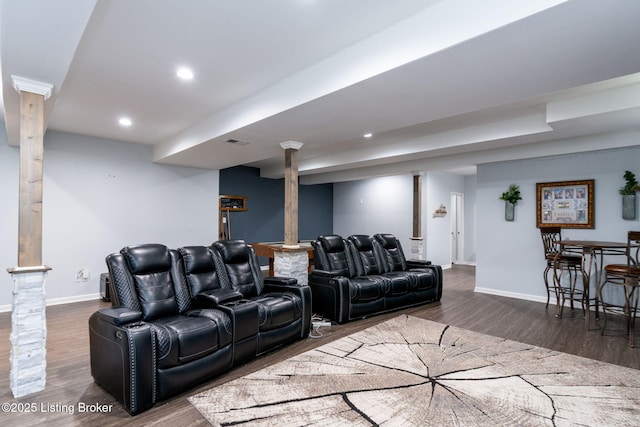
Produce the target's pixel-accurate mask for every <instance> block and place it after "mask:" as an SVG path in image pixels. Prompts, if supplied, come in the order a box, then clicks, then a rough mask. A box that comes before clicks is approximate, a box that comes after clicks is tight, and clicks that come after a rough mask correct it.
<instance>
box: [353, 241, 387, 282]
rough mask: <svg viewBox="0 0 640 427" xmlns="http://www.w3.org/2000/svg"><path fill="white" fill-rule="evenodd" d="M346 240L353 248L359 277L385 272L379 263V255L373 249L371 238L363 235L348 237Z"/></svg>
mask: <svg viewBox="0 0 640 427" xmlns="http://www.w3.org/2000/svg"><path fill="white" fill-rule="evenodd" d="M348 240H349V242H350V243H351V245H352V248H353V252H354V253H353V258H354V260H355V264H356V269H357V272H358V275H359V276H368V275H372V274H382V273H384V272H385V271H384V268H382V265H381V263H380V259H379V254H378V253H377V251H376V250H375V249H374V243H373V240H372V239H371V237H369V236H367V235H365V234H354V235H351V236H349V238H348Z"/></svg>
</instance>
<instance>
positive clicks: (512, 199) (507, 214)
mask: <svg viewBox="0 0 640 427" xmlns="http://www.w3.org/2000/svg"><path fill="white" fill-rule="evenodd" d="M500 200H504V201H505V204H504V219H505V220H506V221H513V219H514V217H515V206H516V204H517V203H518V200H522V197H520V186H518V185H516V184H511V185H510V186H509V188H508V189H507V191H505V192H504V193H502V195H501V196H500Z"/></svg>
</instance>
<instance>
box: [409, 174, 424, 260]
mask: <svg viewBox="0 0 640 427" xmlns="http://www.w3.org/2000/svg"><path fill="white" fill-rule="evenodd" d="M411 174H412V175H413V231H412V235H413V236H412V237H411V258H413V259H424V240H423V239H422V172H421V171H413V172H411Z"/></svg>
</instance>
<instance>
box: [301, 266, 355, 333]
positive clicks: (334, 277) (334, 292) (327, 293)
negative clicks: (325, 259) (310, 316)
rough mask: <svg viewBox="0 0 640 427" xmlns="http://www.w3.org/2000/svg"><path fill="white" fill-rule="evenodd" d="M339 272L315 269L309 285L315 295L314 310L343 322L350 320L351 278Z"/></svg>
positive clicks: (310, 276) (310, 275)
mask: <svg viewBox="0 0 640 427" xmlns="http://www.w3.org/2000/svg"><path fill="white" fill-rule="evenodd" d="M340 274H341V273H338V272H331V271H326V270H313V272H312V273H311V274H309V286H310V287H311V293H312V296H313V300H312V301H313V312H314V313H316V314H321V315H323V316H325V317H328V318H329V319H331V320H335V321H336V322H338V323H340V324H342V323H345V322H347V321H349V310H350V305H351V292H350V288H351V280H349V278H347V277H345V276H342V275H340Z"/></svg>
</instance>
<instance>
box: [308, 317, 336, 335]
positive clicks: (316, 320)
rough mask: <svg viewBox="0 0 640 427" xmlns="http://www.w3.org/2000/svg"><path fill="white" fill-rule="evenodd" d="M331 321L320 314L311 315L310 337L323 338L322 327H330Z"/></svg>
mask: <svg viewBox="0 0 640 427" xmlns="http://www.w3.org/2000/svg"><path fill="white" fill-rule="evenodd" d="M330 327H331V321H330V320H328V319H325V318H324V317H322V316H320V315H319V314H313V315H311V330H310V331H309V338H321V337H322V336H323V333H322V332H320V328H330Z"/></svg>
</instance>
